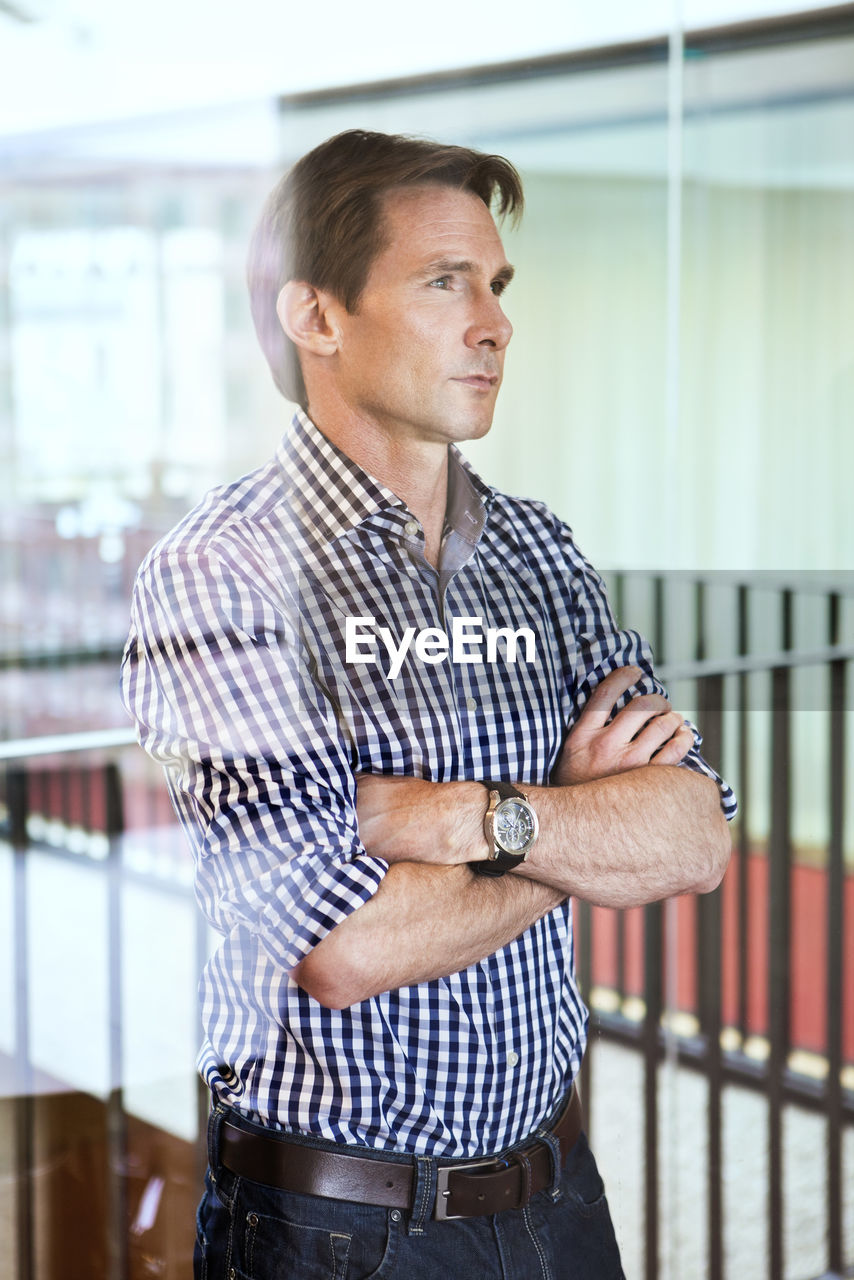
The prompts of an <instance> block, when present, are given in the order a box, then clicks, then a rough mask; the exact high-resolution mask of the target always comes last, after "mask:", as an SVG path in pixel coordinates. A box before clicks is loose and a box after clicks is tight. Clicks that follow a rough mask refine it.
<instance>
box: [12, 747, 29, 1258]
mask: <svg viewBox="0 0 854 1280" xmlns="http://www.w3.org/2000/svg"><path fill="white" fill-rule="evenodd" d="M27 783H28V779H27V774H26V771H25V770H24V769H19V768H10V769H9V770H8V773H7V775H6V796H7V807H8V811H9V839H10V844H11V846H12V855H13V858H14V924H13V928H14V937H15V959H14V964H15V1101H14V1116H15V1120H14V1123H15V1195H16V1200H17V1212H16V1215H15V1234H16V1244H17V1261H18V1273H17V1274H18V1280H32V1277H33V1276H34V1275H35V1252H34V1238H35V1213H34V1198H33V1167H34V1159H35V1147H34V1135H33V1130H34V1123H35V1106H34V1099H33V1070H32V1063H31V1061H30V990H29V980H28V965H27V955H28V951H29V904H28V893H27V846H28V844H29V837H28V834H27V815H28V811H29V792H28V785H27Z"/></svg>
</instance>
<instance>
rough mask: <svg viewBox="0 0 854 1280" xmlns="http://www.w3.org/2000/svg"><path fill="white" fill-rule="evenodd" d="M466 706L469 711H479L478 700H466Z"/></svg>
mask: <svg viewBox="0 0 854 1280" xmlns="http://www.w3.org/2000/svg"><path fill="white" fill-rule="evenodd" d="M466 706H467V707H468V709H469V711H477V698H466Z"/></svg>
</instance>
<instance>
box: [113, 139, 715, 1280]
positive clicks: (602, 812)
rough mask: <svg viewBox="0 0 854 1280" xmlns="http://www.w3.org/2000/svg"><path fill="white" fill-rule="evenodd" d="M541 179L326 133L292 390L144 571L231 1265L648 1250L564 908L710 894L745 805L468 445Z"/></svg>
mask: <svg viewBox="0 0 854 1280" xmlns="http://www.w3.org/2000/svg"><path fill="white" fill-rule="evenodd" d="M521 202H522V192H521V185H520V183H519V179H518V175H517V174H516V172H515V170H513V168H512V166H510V165H509V164H508V163H507V162H506V161H505V160H503V159H501V158H499V157H490V156H484V155H481V154H479V153H477V152H473V151H469V150H467V149H464V148H457V147H446V146H440V145H439V144H435V143H429V142H425V141H421V140H415V139H409V138H402V137H389V136H386V135H381V134H368V133H363V132H360V131H353V132H350V133H346V134H342V135H339V136H338V137H336V138H333V139H330V140H329V141H328V142H326V143H324V144H323V145H321V146H320V147H318V148H316V149H315V151H313V152H311V153H310V154H309V155H308V156H306V157H304V158H303V159H302V160H301V161H300V162H299V163H298V164H297V165H296V166H295V168H294V169H293V170H292V171H291V173H290V174H289V175H287V176H286V178H285V179H283V181H282V183H280V184H279V186H278V187H277V188H276V189H275V191H274V192H273V193H272V195H271V197H270V200H269V201H268V204H267V206H266V209H265V212H264V215H263V216H262V219H261V223H260V226H259V229H258V232H257V233H256V237H255V240H254V242H253V247H252V250H251V253H250V291H251V295H252V305H253V314H254V317H255V322H256V328H257V330H258V333H259V337H260V340H261V343H262V346H263V347H264V350H265V353H266V354H267V357H268V360H269V361H270V364H271V367H272V369H273V374H274V378H275V379H276V382H277V385H278V386H279V387H280V389H282V390H283V391H285V393H286V394H288V395H290V396H291V397H292V398H294V399H296V400H297V401H298V402H299V403H301V404H302V406H303V410H302V411H301V412H299V413H298V414H297V416H296V418H295V420H294V423H293V425H292V428H291V431H290V432H289V434H288V435H287V436H286V438H285V440H284V442H283V444H282V446H281V448H280V450H279V452H278V454H277V455H276V458H275V459H274V460H273V461H272V462H271V463H270V464H268V465H267V466H266V467H262V468H261V469H260V470H258V471H257V472H255V473H253V474H252V475H250V476H248V477H245V478H244V479H243V480H241V481H238V482H237V483H236V484H234V485H232V486H230V487H228V488H226V489H222V490H218V491H216V492H214V493H213V494H211V495H209V496H208V498H207V499H206V500H205V501H204V502H203V503H202V504H201V506H200V507H199V508H197V509H196V511H194V512H192V513H191V514H190V515H189V516H188V517H187V518H186V519H185V520H184V521H183V522H182V523H181V524H180V525H179V526H178V528H177V529H176V530H174V531H173V533H172V534H170V535H169V536H168V537H167V538H166V539H164V541H163V542H162V543H161V544H160V545H159V546H158V547H156V548H155V549H154V551H153V552H152V553H151V554H150V555H149V557H148V558H147V560H146V562H145V564H144V565H143V567H142V569H141V571H140V575H139V579H138V582H137V588H136V593H135V601H134V616H133V625H132V630H131V636H130V639H129V641H128V647H127V651H126V655H125V667H124V689H125V698H126V702H127V705H128V707H129V709H130V710H131V712H132V714H134V715H135V717H136V719H137V721H138V723H139V726H140V737H141V741H142V742H143V744H144V745H145V747H146V748H147V749H148V750H149V751H150V752H151V753H152V754H153V755H154V756H155V757H156V758H158V759H160V760H161V761H162V762H163V763H164V765H165V766H166V771H167V778H168V781H169V784H170V787H171V789H172V794H173V798H174V801H175V804H176V807H177V810H178V813H179V816H180V818H181V820H182V822H183V823H184V825H185V827H186V829H187V831H188V833H189V835H190V839H191V841H192V844H193V847H194V851H195V855H196V861H197V886H198V894H199V898H200V902H201V904H202V907H203V909H204V910H205V912H206V914H207V916H208V918H209V919H210V920H211V922H212V923H213V924H214V926H215V927H216V928H217V929H218V930H219V931H220V932H221V933H222V934H223V940H222V942H221V944H220V946H219V949H218V950H217V952H216V954H215V955H214V957H213V959H212V960H211V962H210V964H209V965H208V967H207V969H206V972H205V976H204V979H203V983H202V998H203V1017H204V1024H205V1034H206V1039H205V1043H204V1047H203V1050H202V1053H201V1057H200V1067H201V1070H202V1073H203V1075H204V1077H205V1079H206V1080H207V1081H208V1083H209V1084H210V1087H211V1090H212V1093H213V1099H214V1109H213V1113H212V1119H211V1125H210V1132H209V1156H210V1169H209V1174H208V1188H207V1193H206V1196H205V1198H204V1199H203V1202H202V1205H201V1206H200V1212H199V1221H198V1240H197V1274H198V1275H202V1276H206V1277H207V1280H214V1278H219V1277H223V1278H224V1277H226V1276H251V1277H255V1278H256V1280H261V1278H266V1277H273V1276H276V1277H279V1276H295V1277H299V1278H300V1280H306V1278H308V1277H314V1276H344V1275H345V1274H346V1276H348V1277H354V1276H359V1277H361V1276H367V1275H375V1276H395V1277H397V1276H404V1275H405V1276H406V1277H407V1278H408V1280H410V1278H411V1280H418V1278H419V1277H435V1276H440V1275H441V1276H453V1277H470V1276H472V1277H474V1276H476V1277H493V1276H495V1277H498V1276H508V1277H509V1276H513V1277H524V1278H525V1280H529V1278H530V1277H533V1276H543V1277H559V1276H560V1277H564V1276H565V1277H576V1276H577V1277H584V1278H585V1280H588V1278H590V1277H595V1278H597V1280H598V1278H599V1277H602V1278H608V1277H612V1276H619V1275H621V1274H622V1272H621V1268H620V1262H619V1254H618V1250H617V1246H616V1242H615V1238H614V1232H613V1228H612V1226H611V1222H610V1216H609V1212H608V1207H607V1202H606V1201H605V1197H604V1192H603V1187H602V1183H601V1179H600V1178H599V1175H598V1172H597V1169H596V1165H595V1161H594V1160H593V1157H592V1155H591V1153H590V1151H589V1148H588V1147H587V1144H586V1141H585V1138H584V1135H583V1133H581V1132H580V1106H579V1102H578V1097H577V1093H576V1091H575V1089H574V1084H573V1082H574V1080H575V1077H576V1075H577V1072H578V1069H579V1066H580V1063H581V1058H582V1054H583V1051H584V1043H585V1034H586V1011H585V1009H584V1007H583V1004H582V1001H581V999H580V997H579V994H578V991H577V988H576V984H575V978H574V973H573V961H572V911H571V897H572V896H579V897H582V898H586V899H587V900H588V901H591V902H596V903H600V904H604V905H610V906H619V907H624V906H631V905H636V904H639V903H644V902H650V901H653V900H656V899H660V898H664V897H667V896H669V895H673V894H678V893H684V892H692V891H700V892H702V891H706V890H709V889H711V888H713V887H714V886H715V885H716V884H717V883H718V882H719V880H720V878H721V875H722V874H723V870H724V868H725V865H726V862H727V858H728V853H729V839H728V835H727V829H726V821H725V817H724V813H725V812H726V813H728V812H730V811H731V810H732V808H733V802H732V796H731V793H730V792H729V790H728V788H726V787H725V786H724V785H723V784H722V783H721V782H720V780H719V779H718V778H717V777H716V775H714V774H713V772H712V771H711V770H710V769H709V767H708V766H707V765H706V764H705V763H704V762H703V761H702V759H701V757H700V756H699V755H698V753H697V745H698V739H696V738H695V735H694V732H693V731H692V729H691V727H690V726H688V725H686V723H685V722H684V721H683V719H682V717H681V716H679V715H677V714H676V713H675V712H673V711H672V710H671V708H670V705H669V703H668V702H667V699H666V697H665V696H664V694H663V691H662V689H661V687H660V686H659V685H658V684H657V683H656V682H655V680H654V678H653V676H652V672H651V668H650V658H649V653H648V651H647V649H646V648H645V646H644V645H643V643H642V641H641V640H640V638H639V637H638V636H636V635H635V634H634V633H632V632H621V631H618V630H617V628H616V625H615V623H614V621H613V619H612V617H611V614H610V612H609V610H608V606H607V603H606V601H605V597H604V593H603V588H602V585H601V582H600V580H599V579H598V577H597V576H596V574H595V573H594V572H593V570H592V569H591V568H590V566H589V565H588V564H587V562H586V561H585V560H584V559H583V557H582V556H581V555H580V553H579V552H578V550H577V549H576V547H575V546H574V543H573V541H572V538H571V535H570V533H569V531H568V530H567V529H566V528H565V526H563V525H562V524H561V523H560V522H559V521H558V520H557V519H556V518H555V517H554V516H553V515H551V513H550V512H548V511H547V510H546V509H545V508H544V507H543V506H542V505H541V504H538V503H533V502H529V501H522V500H518V499H511V498H508V497H506V496H504V495H502V494H500V493H498V492H496V491H494V490H492V489H490V488H489V487H488V486H487V485H486V484H484V482H483V481H481V480H480V479H479V477H478V476H476V475H475V474H474V472H473V471H472V470H471V468H470V467H469V466H468V465H467V464H466V463H465V462H464V461H463V460H462V458H461V455H460V454H459V453H458V452H457V450H456V448H455V447H454V446H455V445H456V444H457V443H458V442H460V441H464V440H469V439H475V438H478V437H480V436H482V435H484V434H485V432H487V431H488V430H489V428H490V425H491V422H492V416H493V410H494V406H495V399H496V396H497V394H498V390H499V387H500V384H501V377H502V372H503V365H504V354H505V350H506V347H507V344H508V342H509V340H510V336H511V327H510V324H509V322H508V320H507V318H506V316H505V314H504V311H503V306H502V295H503V293H504V290H505V288H506V286H507V285H508V283H509V281H510V278H511V276H512V274H513V269H512V267H511V266H510V265H509V263H508V262H507V260H506V258H505V255H504V250H503V247H502V243H501V240H500V237H499V233H498V230H497V228H496V224H495V222H494V221H493V218H492V214H491V207H492V206H493V205H496V206H497V209H498V212H499V213H500V214H502V215H503V214H506V213H513V212H514V211H516V212H518V211H519V210H520V209H521ZM684 766H688V767H684Z"/></svg>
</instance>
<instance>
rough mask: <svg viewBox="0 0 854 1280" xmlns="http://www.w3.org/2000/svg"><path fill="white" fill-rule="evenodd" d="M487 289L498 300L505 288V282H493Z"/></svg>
mask: <svg viewBox="0 0 854 1280" xmlns="http://www.w3.org/2000/svg"><path fill="white" fill-rule="evenodd" d="M489 287H490V289H491V290H492V292H493V293H494V294H495V296H496V298H500V297H501V295H502V293H503V292H504V290H505V289H506V288H507V281H506V280H493V282H492V284H491V285H490V286H489Z"/></svg>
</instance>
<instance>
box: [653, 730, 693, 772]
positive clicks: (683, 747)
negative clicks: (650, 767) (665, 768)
mask: <svg viewBox="0 0 854 1280" xmlns="http://www.w3.org/2000/svg"><path fill="white" fill-rule="evenodd" d="M693 745H694V734H693V732H692V730H691V729H690V727H689V726H688V725H687V724H683V725H682V728H681V729H679V730H678V732H676V733H674V735H673V737H672V738H671V739H670V740H669V741H668V742H665V744H664V746H663V747H661V748H660V749H659V750H658V751H656V753H655V755H653V756H652V757H651V759H650V762H649V763H650V764H678V763H679V761H680V760H684V759H685V757H686V756H687V754H688V752H689V751H690V750H691V748H692V747H693Z"/></svg>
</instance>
